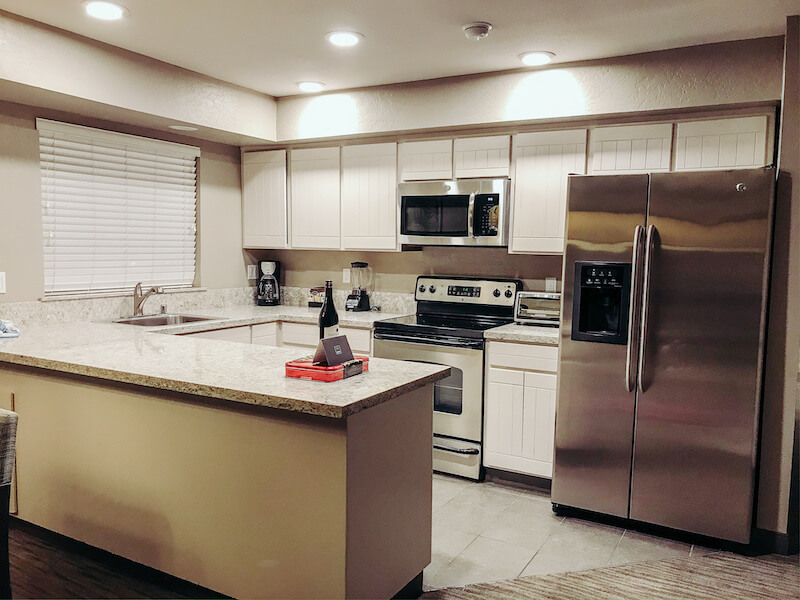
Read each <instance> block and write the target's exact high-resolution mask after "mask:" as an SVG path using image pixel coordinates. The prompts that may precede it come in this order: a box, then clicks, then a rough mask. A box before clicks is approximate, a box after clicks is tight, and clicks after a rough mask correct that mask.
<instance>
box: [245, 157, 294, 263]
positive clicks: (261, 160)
mask: <svg viewBox="0 0 800 600" xmlns="http://www.w3.org/2000/svg"><path fill="white" fill-rule="evenodd" d="M242 232H243V243H244V247H245V248H285V247H286V150H270V151H268V152H247V153H245V154H244V155H243V156H242Z"/></svg>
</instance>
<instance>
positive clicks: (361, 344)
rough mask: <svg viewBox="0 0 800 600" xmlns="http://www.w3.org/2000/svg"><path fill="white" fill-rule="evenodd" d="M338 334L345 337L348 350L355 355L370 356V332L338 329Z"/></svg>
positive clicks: (353, 328) (351, 328)
mask: <svg viewBox="0 0 800 600" xmlns="http://www.w3.org/2000/svg"><path fill="white" fill-rule="evenodd" d="M339 333H341V334H342V335H346V336H347V343H348V344H350V349H351V350H352V351H353V353H357V354H367V355H370V354H372V330H370V329H357V328H355V327H340V328H339Z"/></svg>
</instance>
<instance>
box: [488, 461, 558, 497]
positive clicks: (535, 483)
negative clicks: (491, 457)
mask: <svg viewBox="0 0 800 600" xmlns="http://www.w3.org/2000/svg"><path fill="white" fill-rule="evenodd" d="M486 481H494V482H497V483H505V484H510V485H516V486H518V487H524V488H529V489H534V490H536V491H539V492H547V493H548V494H549V493H550V483H551V482H550V480H549V479H546V478H544V477H536V476H534V475H523V474H522V473H514V472H512V471H503V470H502V469H492V468H490V467H486Z"/></svg>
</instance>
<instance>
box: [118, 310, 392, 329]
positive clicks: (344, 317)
mask: <svg viewBox="0 0 800 600" xmlns="http://www.w3.org/2000/svg"><path fill="white" fill-rule="evenodd" d="M319 311H320V309H319V308H309V307H305V306H284V305H279V306H255V305H252V304H251V305H232V306H228V307H224V308H209V309H197V310H191V311H186V312H187V314H193V315H200V316H204V317H218V319H215V320H211V321H196V322H194V323H183V324H181V325H162V326H161V327H150V328H143V329H150V330H151V331H158V332H161V333H173V334H180V333H194V332H197V331H208V330H210V329H220V328H227V327H240V326H245V325H257V324H259V323H273V322H276V321H285V322H289V323H309V324H313V325H316V324H317V323H318V322H319ZM338 314H339V326H340V327H355V328H361V329H372V324H373V323H374V322H375V321H379V320H381V319H390V318H392V317H398V316H400V315H397V314H394V313H384V312H380V311H368V312H346V311H339V313H338ZM126 327H127V326H126Z"/></svg>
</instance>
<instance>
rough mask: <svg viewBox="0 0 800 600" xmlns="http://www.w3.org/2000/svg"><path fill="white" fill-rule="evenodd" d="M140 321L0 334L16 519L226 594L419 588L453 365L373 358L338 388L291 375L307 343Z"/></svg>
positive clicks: (1, 390)
mask: <svg viewBox="0 0 800 600" xmlns="http://www.w3.org/2000/svg"><path fill="white" fill-rule="evenodd" d="M278 308H279V309H280V310H273V311H272V312H273V315H272V316H275V320H287V319H286V316H287V314H286V313H287V311H286V310H285V308H286V307H278ZM240 309H241V310H240ZM215 310H217V311H218V312H219V314H220V315H224V316H226V317H230V319H231V321H234V320H235V319H248V318H264V317H265V316H266V311H259V314H257V315H255V316H252V315H249V314H246V311H251V310H252V309H251V307H238V308H236V309H235V310H234V309H226V308H221V309H215ZM300 310H304V309H298V312H299V311H300ZM237 311H239V312H237ZM196 312H198V313H199V314H209V311H205V310H204V311H196ZM288 312H291V311H288ZM226 313H229V314H226ZM234 313H236V314H234ZM210 316H211V315H210ZM289 318H291V317H289ZM295 318H300V315H297V316H296V317H295ZM259 322H264V321H259ZM228 323H229V322H226V325H227V324H228ZM239 324H241V322H240V323H239ZM220 326H221V325H220V324H219V323H216V324H215V327H220ZM223 326H224V325H223ZM367 326H369V325H367ZM175 327H178V328H180V327H182V326H175ZM142 329H143V328H139V327H136V326H130V325H120V324H109V323H88V322H86V323H67V324H63V325H57V326H56V325H28V326H26V327H24V328H23V333H22V336H21V337H19V338H16V339H6V340H0V406H2V407H4V408H13V409H14V410H16V411H17V412H18V413H19V415H20V426H19V431H18V437H17V480H18V481H19V485H18V486H17V487H16V496H15V497H16V500H17V502H16V510H17V516H18V518H20V519H22V520H25V521H28V522H31V523H35V524H37V525H39V526H41V527H44V528H46V529H49V530H52V531H56V532H58V533H61V534H63V535H66V536H68V537H71V538H74V539H77V540H80V541H82V542H85V543H87V544H90V545H92V546H96V547H99V548H103V549H105V550H108V551H109V552H112V553H114V554H118V555H120V556H124V557H126V558H128V559H130V560H133V561H136V562H139V563H142V564H145V565H148V566H151V567H153V568H155V569H158V570H161V571H164V572H166V573H170V574H172V575H175V576H177V577H180V578H182V579H185V580H188V581H192V582H195V583H198V584H200V585H202V586H205V587H208V588H210V589H213V590H215V591H218V592H221V593H223V594H226V595H230V596H232V597H241V598H244V597H260V598H367V597H368V598H380V597H385V598H388V597H391V596H393V595H394V594H396V593H397V592H398V591H400V590H401V589H402V588H403V587H404V586H406V585H407V584H408V583H409V582H412V581H414V582H415V583H416V584H421V572H422V570H423V568H424V567H425V566H426V565H427V564H428V563H429V562H430V533H431V470H432V464H431V446H430V444H431V437H432V410H431V409H432V397H433V389H432V384H433V382H435V381H436V380H438V379H441V378H443V377H445V376H446V375H447V374H448V372H449V370H448V369H447V368H446V367H442V366H437V365H427V364H415V363H407V362H403V363H398V362H396V361H391V360H386V359H371V360H370V369H369V372H367V373H364V374H362V375H358V376H355V377H352V378H349V379H346V380H342V381H339V382H333V383H320V382H312V381H302V380H293V379H287V378H285V377H284V370H283V365H284V363H285V362H286V361H287V360H290V359H294V358H298V357H299V356H300V355H302V354H304V353H307V352H305V351H304V350H303V349H300V348H275V347H267V346H256V345H249V344H240V343H235V342H225V341H218V340H211V339H198V338H194V337H192V336H188V337H187V336H179V335H162V332H168V330H171V332H173V333H175V332H176V331H175V329H174V328H173V327H172V326H170V327H162V328H158V329H157V330H151V329H149V328H144V330H142Z"/></svg>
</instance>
